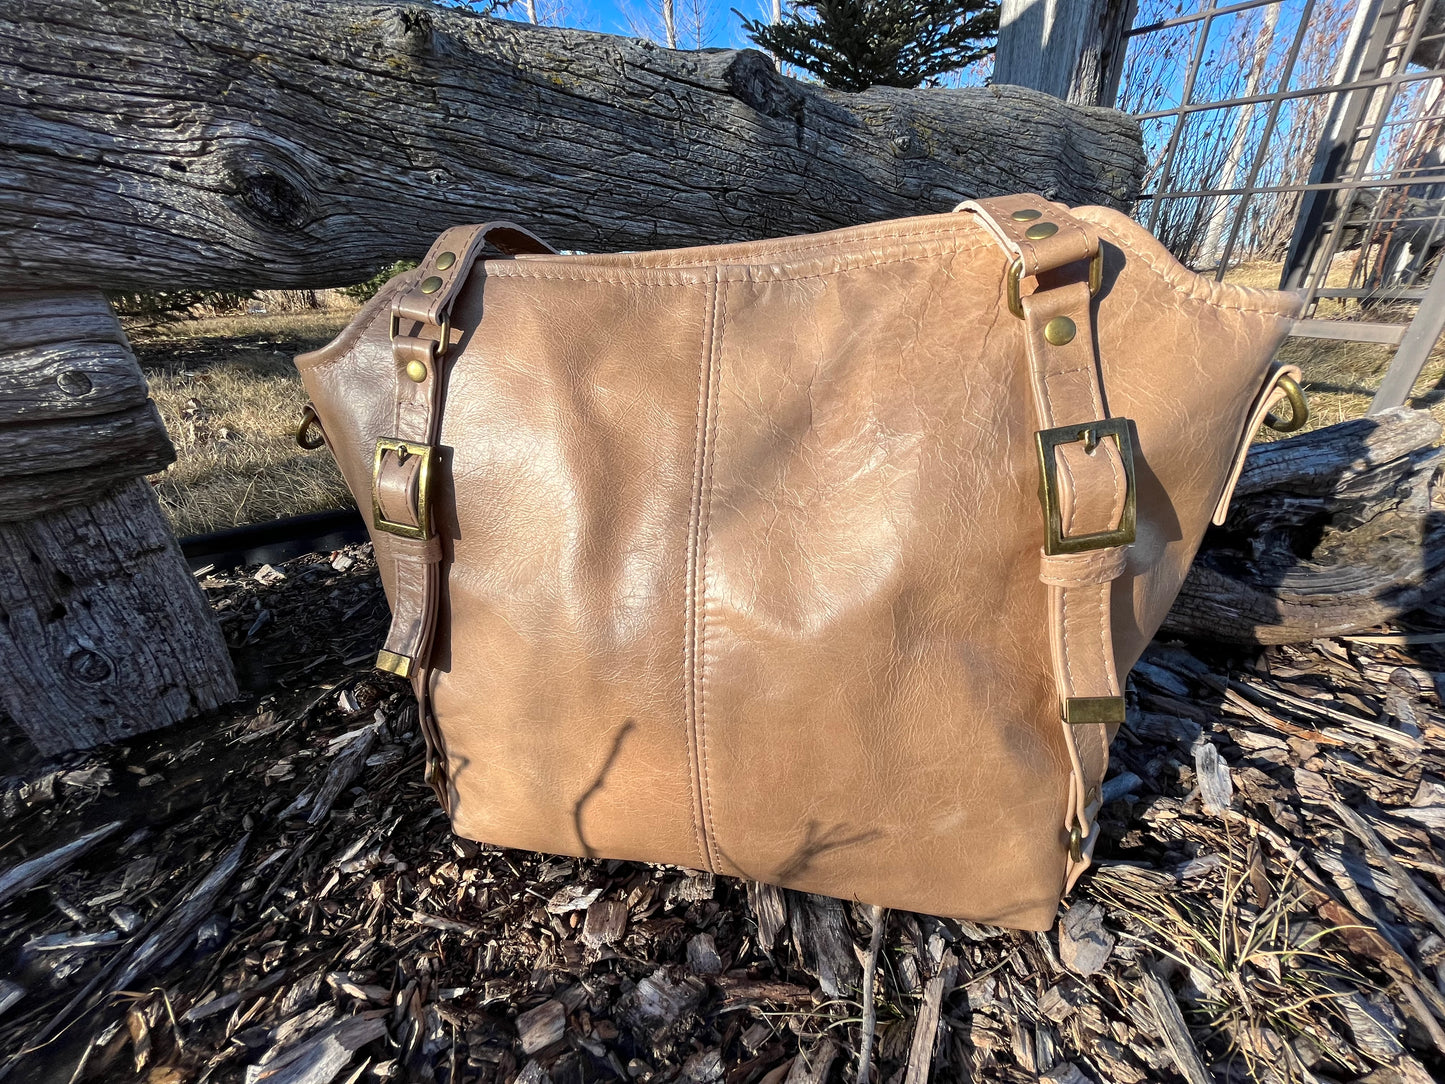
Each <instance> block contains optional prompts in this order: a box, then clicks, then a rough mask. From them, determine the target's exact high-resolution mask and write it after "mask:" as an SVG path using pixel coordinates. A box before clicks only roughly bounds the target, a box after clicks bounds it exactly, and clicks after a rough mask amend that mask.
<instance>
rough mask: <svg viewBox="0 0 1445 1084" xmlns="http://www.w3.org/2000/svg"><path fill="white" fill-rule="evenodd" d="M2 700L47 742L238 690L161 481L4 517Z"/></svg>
mask: <svg viewBox="0 0 1445 1084" xmlns="http://www.w3.org/2000/svg"><path fill="white" fill-rule="evenodd" d="M0 615H3V618H4V619H3V620H0V714H3V715H7V716H9V717H10V718H11V719H12V720H14V721H15V722H16V723H18V724H19V725H20V727H21V728H22V729H23V730H24V731H25V733H26V734H28V735H29V736H30V738H31V740H32V741H34V742H35V744H36V745H37V746H38V747H39V748H40V750H41V752H44V753H58V752H62V751H64V750H66V749H74V748H83V747H87V746H91V745H98V744H100V743H102V742H107V741H115V740H118V739H122V738H128V737H131V736H132V735H135V734H139V733H142V732H143V731H148V730H154V729H157V728H159V727H163V726H169V725H170V724H172V723H175V722H178V721H180V720H181V719H185V718H188V717H190V716H192V715H196V714H199V713H200V712H204V711H209V710H211V709H213V708H216V707H218V706H220V705H221V704H223V703H225V702H226V701H228V700H231V699H233V698H234V697H235V696H236V683H235V678H234V677H233V675H232V671H231V660H230V656H229V655H228V653H227V651H226V644H225V641H224V640H223V639H222V638H221V633H220V629H219V628H218V627H217V625H216V619H215V615H214V614H212V612H211V609H210V607H209V606H208V605H207V603H206V600H205V599H204V598H203V597H202V595H201V592H200V589H199V588H198V587H197V586H196V583H195V580H194V579H193V578H192V577H191V574H190V572H189V570H188V569H187V568H186V563H185V559H184V558H183V557H182V556H181V552H180V548H179V547H178V546H177V545H176V541H175V539H174V538H173V537H172V536H171V532H170V529H169V528H168V527H167V526H166V523H165V520H164V519H163V518H162V517H161V513H160V509H159V507H158V506H157V505H156V500H155V497H154V495H153V494H152V493H151V491H150V487H149V486H148V485H147V484H146V482H145V481H144V480H142V479H132V480H131V481H129V482H126V483H124V484H123V485H121V486H120V487H118V488H117V489H115V490H114V491H112V492H110V493H108V494H105V495H102V496H100V497H99V498H97V499H96V500H94V501H93V502H91V503H89V504H87V505H84V506H77V507H72V508H63V509H59V510H56V511H49V512H42V513H38V514H36V515H34V516H32V517H31V518H29V519H26V520H22V521H20V522H16V523H0Z"/></svg>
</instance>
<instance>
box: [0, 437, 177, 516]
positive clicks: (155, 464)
mask: <svg viewBox="0 0 1445 1084" xmlns="http://www.w3.org/2000/svg"><path fill="white" fill-rule="evenodd" d="M0 440H3V436H0ZM175 458H176V457H175V453H174V452H172V451H170V450H169V448H161V447H157V446H155V445H151V446H150V447H148V448H146V449H143V450H142V451H140V452H139V453H137V454H135V455H133V456H130V457H128V458H125V459H105V460H102V461H101V462H99V463H96V464H95V465H94V466H91V467H86V468H84V469H83V470H66V471H55V472H53V473H50V474H0V523H14V522H16V521H19V520H26V519H30V518H31V517H32V516H36V515H39V514H40V513H42V512H50V511H54V510H55V509H57V508H69V507H70V506H71V505H76V504H89V503H90V502H91V501H93V500H95V499H96V498H97V497H101V496H104V495H105V494H106V493H109V492H110V491H111V490H113V489H115V488H116V486H119V485H121V484H123V483H125V482H128V481H130V480H131V479H132V478H138V477H140V476H142V475H146V474H158V473H159V472H161V471H163V470H165V469H166V467H168V466H170V465H171V463H173V462H175Z"/></svg>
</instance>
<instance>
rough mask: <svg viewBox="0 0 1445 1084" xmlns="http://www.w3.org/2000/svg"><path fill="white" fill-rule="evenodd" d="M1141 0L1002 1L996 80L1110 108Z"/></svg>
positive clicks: (995, 65)
mask: <svg viewBox="0 0 1445 1084" xmlns="http://www.w3.org/2000/svg"><path fill="white" fill-rule="evenodd" d="M1136 5H1137V0H1077V2H1075V0H1003V4H1002V8H1001V10H1000V12H999V32H998V52H997V54H996V58H995V61H994V74H993V81H994V82H995V83H1008V84H1011V85H1013V86H1019V87H1030V88H1032V89H1034V90H1042V91H1043V92H1044V93H1046V94H1052V95H1054V97H1056V98H1063V99H1065V100H1067V101H1070V102H1073V103H1074V104H1075V105H1107V106H1112V105H1113V104H1114V100H1115V99H1116V98H1117V97H1118V95H1119V78H1120V76H1121V74H1122V73H1123V70H1124V49H1125V46H1126V44H1127V39H1125V37H1124V32H1125V31H1126V30H1128V29H1129V26H1130V24H1131V23H1133V21H1134V10H1135V7H1136Z"/></svg>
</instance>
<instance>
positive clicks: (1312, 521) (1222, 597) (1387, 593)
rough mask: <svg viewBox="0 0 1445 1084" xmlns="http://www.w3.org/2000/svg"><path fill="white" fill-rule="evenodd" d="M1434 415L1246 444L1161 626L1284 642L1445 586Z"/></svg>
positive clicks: (1443, 505)
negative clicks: (1228, 496) (1218, 524)
mask: <svg viewBox="0 0 1445 1084" xmlns="http://www.w3.org/2000/svg"><path fill="white" fill-rule="evenodd" d="M1440 434H1441V430H1440V424H1439V423H1438V422H1437V421H1435V419H1434V418H1432V417H1431V416H1430V415H1429V414H1428V413H1426V412H1425V411H1417V410H1409V409H1406V408H1403V407H1400V408H1396V409H1393V410H1387V411H1384V412H1382V413H1380V414H1377V415H1372V416H1370V417H1367V418H1358V419H1355V420H1353V421H1348V422H1342V423H1340V424H1338V425H1331V426H1328V427H1326V428H1324V429H1317V430H1314V431H1313V432H1310V433H1304V434H1301V435H1300V436H1295V437H1290V438H1288V439H1286V440H1280V441H1275V442H1273V443H1270V444H1265V445H1261V446H1258V447H1256V448H1254V449H1253V450H1252V451H1251V452H1250V453H1249V458H1248V460H1246V463H1245V469H1244V473H1243V474H1242V475H1241V476H1240V481H1239V486H1238V487H1237V488H1236V490H1235V495H1234V506H1233V508H1232V509H1231V510H1230V514H1229V519H1228V521H1227V522H1226V523H1225V525H1224V527H1223V528H1220V529H1215V530H1211V531H1210V532H1209V534H1208V535H1206V536H1205V540H1204V545H1203V546H1202V547H1201V549H1200V552H1199V555H1198V556H1197V557H1196V559H1195V561H1194V565H1193V566H1192V567H1191V568H1190V570H1189V576H1188V577H1187V578H1186V580H1185V581H1184V587H1183V589H1182V590H1181V591H1180V593H1179V597H1178V599H1177V600H1176V601H1175V603H1174V608H1173V609H1172V610H1171V611H1170V613H1169V616H1168V618H1167V619H1166V620H1165V622H1164V632H1165V633H1166V634H1172V635H1176V636H1184V637H1195V638H1205V639H1211V640H1220V641H1224V642H1226V643H1236V644H1253V643H1264V644H1282V643H1298V642H1303V641H1308V640H1313V639H1316V638H1318V637H1321V636H1339V635H1344V634H1347V633H1351V632H1358V631H1360V630H1361V629H1367V628H1371V627H1373V626H1375V625H1378V624H1380V623H1382V622H1385V621H1389V620H1391V619H1393V618H1396V617H1399V616H1400V615H1402V614H1405V613H1408V612H1409V611H1410V610H1413V609H1415V608H1417V607H1418V606H1419V605H1420V604H1421V603H1422V602H1424V601H1425V600H1427V599H1429V598H1432V597H1438V595H1439V593H1440V592H1441V591H1442V590H1445V489H1442V487H1441V485H1440V480H1439V478H1440V470H1441V467H1442V464H1445V449H1441V448H1439V447H1436V444H1437V442H1438V441H1439V439H1440Z"/></svg>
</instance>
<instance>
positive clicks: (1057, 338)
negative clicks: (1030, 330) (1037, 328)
mask: <svg viewBox="0 0 1445 1084" xmlns="http://www.w3.org/2000/svg"><path fill="white" fill-rule="evenodd" d="M1078 331H1079V329H1078V327H1077V326H1076V325H1075V324H1074V322H1073V321H1072V320H1070V319H1069V318H1068V317H1067V316H1055V317H1054V318H1053V319H1052V320H1050V321H1049V322H1048V323H1047V324H1045V325H1044V338H1046V339H1048V340H1049V342H1050V343H1051V344H1053V345H1054V346H1063V345H1064V344H1065V343H1071V342H1073V341H1074V336H1075V335H1076V334H1078Z"/></svg>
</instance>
